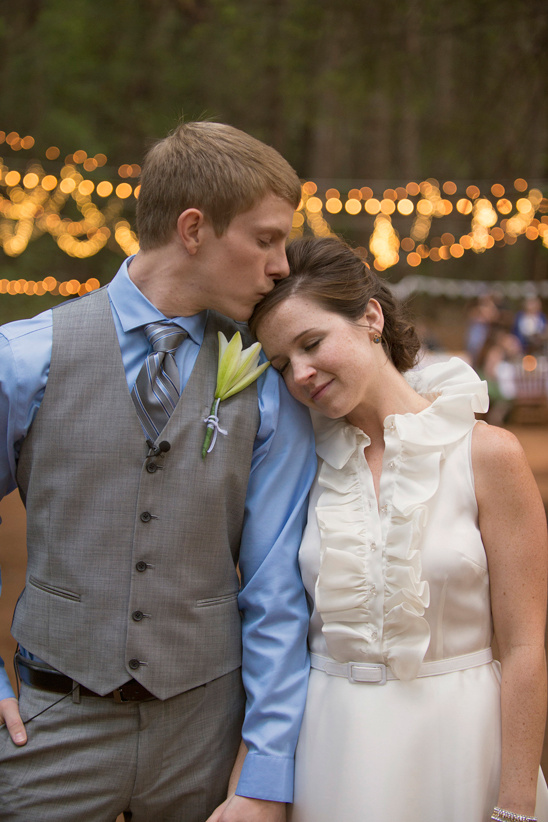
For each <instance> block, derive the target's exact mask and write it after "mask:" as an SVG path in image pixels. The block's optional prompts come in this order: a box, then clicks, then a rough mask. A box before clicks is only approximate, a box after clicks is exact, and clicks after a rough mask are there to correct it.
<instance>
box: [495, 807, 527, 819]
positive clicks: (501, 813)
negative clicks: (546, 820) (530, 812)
mask: <svg viewBox="0 0 548 822" xmlns="http://www.w3.org/2000/svg"><path fill="white" fill-rule="evenodd" d="M491 819H492V820H493V822H537V819H536V817H534V816H523V814H521V813H513V811H505V810H504V809H503V808H493V813H492V814H491Z"/></svg>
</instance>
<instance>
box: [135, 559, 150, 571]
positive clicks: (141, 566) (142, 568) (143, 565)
mask: <svg viewBox="0 0 548 822" xmlns="http://www.w3.org/2000/svg"><path fill="white" fill-rule="evenodd" d="M135 567H136V569H137V570H138V571H146V569H147V564H146V562H144V561H143V560H142V559H140V560H139V562H138V563H137V564H136V566H135Z"/></svg>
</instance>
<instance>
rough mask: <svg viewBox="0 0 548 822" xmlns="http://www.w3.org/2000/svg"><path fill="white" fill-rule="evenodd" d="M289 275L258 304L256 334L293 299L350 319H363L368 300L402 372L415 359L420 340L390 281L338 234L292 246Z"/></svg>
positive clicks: (388, 351)
mask: <svg viewBox="0 0 548 822" xmlns="http://www.w3.org/2000/svg"><path fill="white" fill-rule="evenodd" d="M287 259H288V261H289V269H290V274H289V277H286V278H285V279H284V280H279V281H278V282H277V283H276V286H275V287H274V289H273V290H272V291H271V292H270V294H268V295H267V296H266V297H265V298H264V300H261V302H260V303H259V304H258V305H257V306H256V307H255V311H254V312H253V315H252V317H251V319H250V321H249V325H250V328H251V330H252V332H253V333H255V331H256V329H257V326H258V325H259V323H260V322H261V320H262V319H263V318H264V317H265V316H266V315H267V314H268V313H269V312H270V311H272V309H273V308H275V307H276V306H277V305H279V304H280V303H282V302H283V301H284V300H287V299H288V298H289V297H293V296H296V295H299V296H301V297H308V298H309V299H311V300H314V301H315V302H316V303H317V304H318V305H320V306H321V307H322V308H324V309H326V310H327V311H332V312H335V313H336V314H341V315H342V316H343V317H345V318H346V319H347V320H349V321H350V322H356V320H359V319H360V318H361V317H363V315H364V313H365V310H366V308H367V304H368V303H369V300H372V299H373V300H377V302H378V303H379V304H380V306H381V308H382V311H383V314H384V328H383V332H382V345H383V348H384V350H385V351H386V354H387V355H388V357H389V358H390V359H391V360H392V362H393V364H394V366H395V367H396V368H397V370H398V371H400V372H403V371H408V370H409V369H410V368H412V367H413V366H414V365H415V363H416V361H417V355H418V352H419V349H420V341H419V338H418V337H417V334H416V333H415V329H414V327H413V325H412V324H411V323H410V322H409V321H408V319H407V318H406V316H405V312H404V309H403V307H402V306H401V304H400V303H399V302H397V301H396V300H395V298H394V296H393V295H392V292H391V291H390V288H389V287H388V285H387V284H386V283H385V282H384V281H383V280H381V278H380V277H378V276H377V274H375V272H374V271H371V269H370V268H369V267H368V266H367V265H366V264H365V263H364V262H363V260H361V259H360V257H359V256H358V255H357V254H356V252H355V251H354V250H353V249H352V248H351V247H350V246H349V245H348V244H347V243H345V242H343V241H342V240H339V239H337V238H336V237H303V238H302V239H300V240H294V241H293V242H292V243H290V244H289V245H288V248H287Z"/></svg>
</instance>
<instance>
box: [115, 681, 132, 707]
mask: <svg viewBox="0 0 548 822" xmlns="http://www.w3.org/2000/svg"><path fill="white" fill-rule="evenodd" d="M123 687H124V686H123V685H120V687H119V688H115V689H114V691H113V692H112V696H113V697H114V701H115V702H117V703H118V704H119V705H120V704H121V703H122V702H129V701H130V700H129V699H127V697H124V693H123Z"/></svg>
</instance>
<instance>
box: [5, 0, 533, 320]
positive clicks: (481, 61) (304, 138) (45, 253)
mask: <svg viewBox="0 0 548 822" xmlns="http://www.w3.org/2000/svg"><path fill="white" fill-rule="evenodd" d="M0 76H1V78H2V84H1V86H0V112H1V117H0V128H1V129H4V131H3V132H2V134H4V136H5V138H6V139H5V142H4V143H3V144H1V145H0V157H1V158H2V161H3V163H4V171H7V169H9V170H16V171H18V172H19V173H20V174H21V176H23V175H24V174H25V173H26V172H28V170H29V168H31V167H32V165H33V163H34V164H36V163H39V165H40V167H41V168H42V169H43V173H44V174H50V175H57V176H59V175H60V173H61V170H62V167H63V164H64V163H65V164H66V162H67V161H66V159H65V158H66V157H67V156H69V157H70V158H73V157H74V156H75V152H76V151H77V150H81V151H82V150H83V151H84V153H85V155H86V156H87V157H88V158H90V157H94V156H99V155H100V156H104V157H105V163H104V164H103V165H101V166H99V167H97V168H96V169H94V170H93V171H92V172H90V173H89V174H87V175H85V176H87V177H89V178H90V179H92V180H93V181H94V184H95V185H98V183H99V181H102V180H110V181H111V182H112V183H114V185H116V183H117V182H118V183H119V182H120V168H121V167H122V166H125V165H131V164H134V165H135V164H136V165H139V164H140V163H142V158H143V155H144V152H145V150H146V148H147V147H148V146H150V145H151V143H152V142H153V141H154V140H156V139H158V138H160V137H162V136H164V135H165V134H166V133H167V132H168V131H169V130H171V129H172V128H173V127H174V126H175V125H176V124H177V122H178V121H179V120H180V118H181V117H182V116H184V118H185V119H187V120H188V119H194V118H201V117H207V118H210V119H214V120H220V121H223V122H227V123H230V124H232V125H234V126H236V127H238V128H242V129H244V130H246V131H248V132H250V133H251V134H253V135H254V136H256V137H258V138H260V139H262V140H264V141H265V142H267V143H270V144H271V145H274V146H275V147H276V148H277V149H278V150H279V151H281V153H282V154H283V155H284V156H285V157H286V158H287V159H288V160H289V162H290V163H291V164H292V165H293V166H294V168H295V169H296V171H297V173H298V174H299V176H300V177H301V178H302V179H303V181H313V183H314V185H316V186H317V189H318V194H321V196H322V197H324V199H327V198H326V197H325V196H324V195H325V192H329V190H330V189H331V190H332V191H333V190H337V191H339V192H341V201H342V202H344V200H345V198H347V197H348V192H349V191H351V190H354V191H359V190H362V189H363V188H364V187H370V189H371V190H372V191H373V192H374V196H375V197H378V199H379V201H380V200H382V198H383V192H385V191H386V190H387V189H390V190H392V191H394V190H399V188H400V189H401V188H402V187H403V188H405V187H406V186H407V185H408V184H409V183H410V182H415V183H417V184H421V181H425V180H430V181H431V182H432V184H436V185H438V186H439V189H440V191H441V192H442V193H441V196H444V195H443V191H442V184H443V183H444V182H446V181H453V184H454V186H455V189H456V194H455V198H458V197H459V196H461V197H465V196H466V193H465V192H466V191H467V190H468V187H469V186H470V185H473V186H475V187H476V188H477V191H478V192H479V193H480V194H479V196H486V197H490V198H491V199H493V196H492V194H491V189H492V186H493V185H494V184H496V185H499V186H502V189H504V191H505V192H506V196H509V194H508V193H509V192H510V191H512V192H513V194H516V192H515V191H514V188H513V186H514V181H515V180H516V179H519V180H525V181H526V183H527V187H528V188H534V189H535V190H537V191H540V192H542V193H543V195H544V197H546V196H548V195H547V187H548V186H547V180H548V99H547V95H546V78H547V77H548V4H547V3H546V2H545V0H133V2H131V3H130V2H127V0H109V2H108V3H107V2H100V0H71V2H70V3H69V2H67V0H47V2H46V0H17V2H7V1H6V0H3V2H1V3H0ZM10 134H12V135H13V134H15V135H16V136H18V137H23V135H31V136H32V138H33V140H34V142H33V144H32V147H31V148H30V149H26V148H24V147H21V143H20V141H19V144H17V140H16V139H15V138H13V139H12V140H11V143H10V142H8V141H7V137H8V135H10ZM52 146H53V147H58V148H59V155H58V157H57V158H55V159H51V160H50V159H48V158H47V155H46V152H47V151H48V149H50V148H51V147H52ZM50 156H52V155H50ZM5 176H6V175H5V174H4V181H5ZM133 182H134V183H137V180H134V181H133ZM2 185H4V188H2ZM398 187H399V188H398ZM7 192H8V189H7V187H6V186H5V184H4V183H3V181H1V180H0V193H3V194H4V195H5V196H6V198H7ZM8 193H9V192H8ZM477 196H478V195H477V194H476V197H477ZM455 198H454V199H455ZM6 202H7V199H6ZM543 202H544V203H545V204H546V200H544V201H543ZM111 206H112V207H113V208H117V209H118V210H117V212H116V213H117V214H119V215H122V216H124V217H125V219H127V221H128V223H129V225H130V227H134V210H135V198H127V199H125V200H123V201H122V200H121V199H120V198H119V199H118V201H117V199H116V197H115V196H114V195H113V197H112V198H111ZM6 208H7V206H6ZM71 209H72V211H71ZM542 213H545V212H542ZM63 216H64V217H65V218H66V219H72V220H73V221H76V220H77V219H80V216H81V215H79V214H78V213H77V203H76V202H71V201H70V198H69V202H67V203H66V204H65V210H64V212H63ZM324 216H326V217H327V216H328V220H329V226H330V228H331V229H332V230H333V231H335V232H337V233H339V234H342V235H343V236H344V237H345V238H346V239H348V240H350V241H351V242H353V243H355V244H358V245H362V246H363V247H364V248H367V247H368V243H369V241H370V238H371V235H372V232H373V230H374V219H375V218H374V215H372V214H368V213H367V212H366V211H365V210H363V209H362V211H361V212H360V214H359V215H358V216H356V215H355V214H351V213H348V212H347V211H346V210H345V208H343V207H341V208H340V210H339V211H338V212H337V213H333V214H332V215H324ZM536 216H537V217H540V213H538V214H537V215H536ZM404 219H409V218H404V217H403V216H402V215H400V214H399V213H398V212H397V211H396V212H395V214H394V218H393V220H392V223H393V228H394V229H395V231H396V233H397V236H398V237H400V238H401V237H403V236H405V235H406V234H408V233H409V229H408V227H407V226H405V225H404V224H403V222H404ZM463 219H465V218H464V217H463V215H462V214H460V213H457V210H456V209H453V211H452V214H451V215H450V216H447V217H444V218H443V221H442V220H440V228H439V230H437V233H438V234H442V232H444V231H445V232H446V233H448V232H449V233H451V232H452V234H453V235H454V236H455V237H458V236H459V233H460V232H462V231H463ZM398 220H399V223H398ZM466 220H467V222H468V228H469V227H470V217H469V216H468V217H467V218H466ZM2 221H3V231H4V234H5V236H7V235H6V232H8V233H9V231H11V230H13V229H12V227H10V225H8V223H9V220H8V219H7V211H6V210H5V211H4V215H3V217H2V215H0V224H1V223H2ZM12 222H13V221H12ZM6 226H7V227H6ZM0 228H2V225H0ZM305 228H306V226H305ZM543 236H544V237H547V236H548V235H546V234H544V235H539V236H538V238H535V239H533V240H529V239H527V238H526V237H525V236H524V235H523V236H518V237H517V241H515V242H514V243H513V244H511V245H510V244H506V243H504V242H495V243H494V244H492V245H491V247H490V248H489V249H487V250H482V249H479V251H478V253H472V252H471V251H466V253H463V254H461V256H460V257H453V256H451V255H447V258H446V259H445V260H444V261H442V262H439V261H437V262H434V261H433V259H430V258H429V257H428V252H426V258H425V259H424V258H423V259H422V260H421V261H420V262H421V265H420V274H421V276H423V277H424V276H426V277H432V278H437V279H438V278H440V277H441V278H450V279H456V280H459V279H460V280H463V279H466V280H481V281H490V280H497V281H500V280H503V281H509V282H510V281H511V282H515V281H536V282H540V281H544V280H547V279H548V277H547V274H548V248H547V244H546V243H543ZM0 239H1V238H0ZM430 239H432V238H430ZM433 244H434V245H435V243H433ZM483 251H485V253H483ZM479 252H482V253H479ZM414 253H416V249H415V251H414ZM123 257H124V252H123V250H122V249H121V248H120V245H119V244H118V243H116V242H115V238H114V234H113V236H112V237H110V239H109V240H108V242H105V243H104V245H103V246H102V247H101V250H100V251H98V252H97V253H95V254H93V255H92V256H88V257H84V258H79V257H76V256H71V255H70V254H68V253H66V252H64V251H63V250H62V249H61V248H60V247H59V244H58V243H57V242H55V240H54V236H53V234H52V233H51V232H50V233H48V232H47V231H45V232H42V233H40V232H37V231H36V232H35V233H34V234H33V237H32V239H31V241H30V242H28V244H27V245H26V247H25V249H24V251H23V252H22V253H16V254H13V253H6V252H5V251H4V252H3V253H2V252H0V280H1V279H2V278H4V279H5V280H7V281H16V280H19V279H20V278H25V279H32V280H39V279H41V278H43V277H46V276H48V275H49V276H53V277H54V278H56V279H57V280H58V281H61V280H71V279H74V280H76V281H79V282H85V281H86V280H88V279H89V278H96V279H97V280H98V281H99V282H101V283H103V282H107V281H109V280H110V279H111V278H112V276H113V275H114V273H115V271H116V270H117V268H118V266H119V264H120V262H121V260H122V259H123ZM423 257H424V255H423ZM385 273H386V276H387V277H388V279H389V280H390V281H391V282H393V283H397V282H398V281H401V280H402V278H404V277H406V276H408V275H409V274H410V273H412V270H411V268H410V265H409V263H408V257H406V255H405V254H404V253H402V251H401V249H400V253H399V255H398V256H397V261H396V262H395V264H391V265H390V266H388V267H387V269H386V272H385ZM455 296H456V297H458V299H454V300H449V301H447V300H446V302H447V305H446V310H449V309H448V306H449V304H450V306H451V310H454V309H455V306H460V309H462V308H463V306H464V305H465V303H466V299H464V298H463V295H462V294H460V293H459V294H458V295H457V294H456V295H455ZM62 298H63V297H62V296H53V295H52V294H51V293H46V294H45V295H44V296H42V297H40V298H37V297H36V296H27V295H26V294H24V293H23V294H16V295H13V296H6V297H2V299H1V300H0V303H1V307H0V321H5V320H7V319H13V318H16V317H19V316H26V315H29V314H31V313H36V312H37V311H39V310H42V309H43V308H46V307H49V305H51V304H53V303H55V302H58V301H59V300H60V299H62ZM443 303H444V300H443V298H438V299H436V300H434V302H432V299H430V300H427V301H426V302H424V301H423V303H421V304H420V308H421V309H422V310H424V311H425V312H426V313H427V314H429V315H430V316H431V317H432V319H434V315H436V316H439V315H440V312H441V314H443V310H442V309H443ZM433 306H434V307H433Z"/></svg>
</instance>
